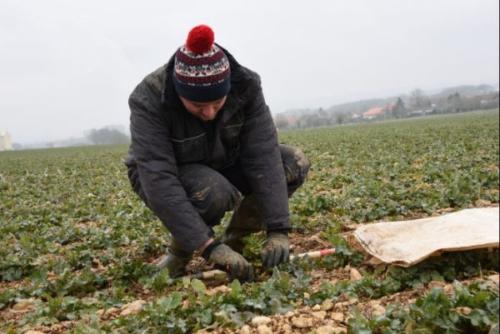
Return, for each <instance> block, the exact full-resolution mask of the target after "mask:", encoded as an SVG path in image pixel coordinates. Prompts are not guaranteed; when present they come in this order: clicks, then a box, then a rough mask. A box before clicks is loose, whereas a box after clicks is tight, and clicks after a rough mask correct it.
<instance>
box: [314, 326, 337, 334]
mask: <svg viewBox="0 0 500 334" xmlns="http://www.w3.org/2000/svg"><path fill="white" fill-rule="evenodd" d="M333 333H334V328H333V327H332V326H321V327H318V328H316V334H333Z"/></svg>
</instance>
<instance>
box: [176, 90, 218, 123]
mask: <svg viewBox="0 0 500 334" xmlns="http://www.w3.org/2000/svg"><path fill="white" fill-rule="evenodd" d="M179 98H180V99H181V101H182V104H183V105H184V107H185V108H186V110H187V111H188V112H189V113H190V114H193V115H194V116H196V117H198V118H199V119H201V120H202V121H204V122H208V121H212V120H213V119H215V117H216V116H217V113H218V112H219V110H220V109H221V108H222V106H223V105H224V103H225V102H226V98H227V96H224V97H223V98H221V99H218V100H215V101H210V102H194V101H190V100H187V99H185V98H183V97H182V96H179Z"/></svg>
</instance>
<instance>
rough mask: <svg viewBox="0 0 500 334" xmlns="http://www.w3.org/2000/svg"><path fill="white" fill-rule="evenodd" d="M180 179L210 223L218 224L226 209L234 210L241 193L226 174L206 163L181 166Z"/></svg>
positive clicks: (190, 198) (190, 197)
mask: <svg viewBox="0 0 500 334" xmlns="http://www.w3.org/2000/svg"><path fill="white" fill-rule="evenodd" d="M179 179H180V181H181V183H182V185H183V187H184V189H185V190H186V193H187V196H188V198H189V200H190V201H191V203H192V204H193V206H194V207H195V208H196V210H197V211H198V213H199V214H200V215H201V216H202V218H203V219H204V220H205V222H206V223H207V224H208V225H216V224H218V223H219V221H220V219H221V218H222V217H223V216H224V214H225V212H226V211H230V210H232V209H233V208H234V207H235V206H236V204H237V203H238V202H239V201H240V198H241V195H240V193H239V191H238V189H236V187H234V186H233V185H232V184H231V183H230V182H229V181H228V180H227V179H226V178H225V177H224V176H222V175H221V174H220V173H218V172H217V171H215V170H214V169H212V168H210V167H207V166H204V165H197V164H192V165H185V166H182V167H180V168H179Z"/></svg>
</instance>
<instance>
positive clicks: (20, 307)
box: [12, 298, 35, 311]
mask: <svg viewBox="0 0 500 334" xmlns="http://www.w3.org/2000/svg"><path fill="white" fill-rule="evenodd" d="M34 306H35V300H34V299H33V298H29V299H18V300H17V303H16V304H15V305H14V306H12V309H13V310H15V311H27V310H29V309H30V308H32V307H34Z"/></svg>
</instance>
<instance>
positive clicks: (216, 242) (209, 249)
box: [201, 239, 221, 260]
mask: <svg viewBox="0 0 500 334" xmlns="http://www.w3.org/2000/svg"><path fill="white" fill-rule="evenodd" d="M220 244H221V242H220V241H219V240H214V239H212V242H211V243H209V244H208V245H207V246H206V247H205V249H204V250H203V252H201V256H202V257H203V258H204V259H205V260H208V258H209V257H210V254H211V253H212V251H213V250H214V249H215V248H216V247H217V246H219V245H220Z"/></svg>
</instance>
